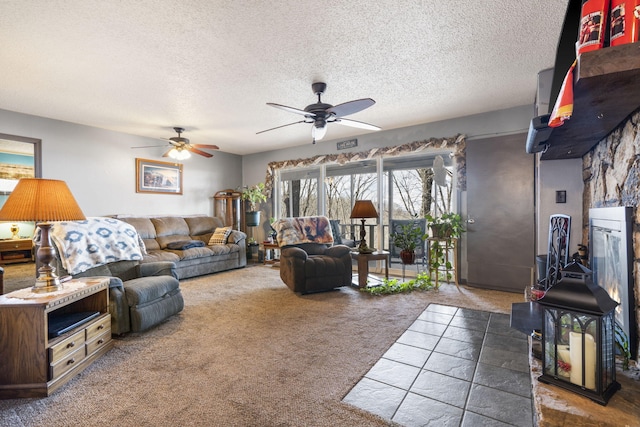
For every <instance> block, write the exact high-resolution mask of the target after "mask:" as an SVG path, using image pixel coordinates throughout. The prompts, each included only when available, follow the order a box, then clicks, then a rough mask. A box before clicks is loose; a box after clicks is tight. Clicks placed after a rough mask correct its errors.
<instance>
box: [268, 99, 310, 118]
mask: <svg viewBox="0 0 640 427" xmlns="http://www.w3.org/2000/svg"><path fill="white" fill-rule="evenodd" d="M267 105H270V106H272V107H276V108H279V109H281V110H284V111H288V112H290V113H295V114H302V115H303V116H311V117H315V114H314V113H309V112H308V111H304V110H301V109H299V108H293V107H287V106H286V105H280V104H274V103H273V102H267Z"/></svg>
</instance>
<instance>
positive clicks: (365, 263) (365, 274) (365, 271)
mask: <svg viewBox="0 0 640 427" xmlns="http://www.w3.org/2000/svg"><path fill="white" fill-rule="evenodd" d="M351 258H352V259H355V260H357V261H358V287H359V288H365V287H366V286H367V279H368V278H369V261H375V260H384V261H385V263H384V277H385V278H387V279H388V278H389V252H388V251H375V252H372V253H370V254H366V253H360V252H351Z"/></svg>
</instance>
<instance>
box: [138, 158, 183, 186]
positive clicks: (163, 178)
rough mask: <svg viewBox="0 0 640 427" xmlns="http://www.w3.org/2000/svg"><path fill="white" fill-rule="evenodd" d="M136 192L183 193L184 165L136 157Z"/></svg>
mask: <svg viewBox="0 0 640 427" xmlns="http://www.w3.org/2000/svg"><path fill="white" fill-rule="evenodd" d="M136 193H164V194H182V165H181V164H180V163H170V162H158V161H155V160H147V159H136Z"/></svg>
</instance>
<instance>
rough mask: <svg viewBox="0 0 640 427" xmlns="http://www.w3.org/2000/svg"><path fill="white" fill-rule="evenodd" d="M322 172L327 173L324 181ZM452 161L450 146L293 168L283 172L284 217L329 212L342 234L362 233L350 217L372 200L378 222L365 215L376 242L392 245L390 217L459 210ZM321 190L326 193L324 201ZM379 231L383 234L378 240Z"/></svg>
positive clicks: (279, 203)
mask: <svg viewBox="0 0 640 427" xmlns="http://www.w3.org/2000/svg"><path fill="white" fill-rule="evenodd" d="M320 177H324V180H323V181H322V182H321V181H320ZM453 189H454V165H453V160H452V157H451V156H450V152H449V151H444V150H443V151H439V152H430V153H428V154H413V155H407V156H403V157H387V158H383V159H382V160H373V159H370V160H361V161H354V162H349V163H347V164H344V165H339V164H327V165H320V166H319V167H316V168H306V169H289V170H284V171H282V172H281V173H280V180H279V192H278V193H277V194H278V195H279V200H278V201H277V206H279V209H278V211H279V213H280V217H286V216H309V215H326V216H327V217H329V218H330V219H337V220H340V224H341V226H342V233H343V235H346V236H349V237H354V236H355V237H356V240H357V236H358V235H359V226H360V220H357V219H351V218H350V216H351V208H352V207H353V204H354V202H355V201H356V200H363V199H364V200H371V201H373V203H374V205H375V206H376V207H378V208H379V207H380V202H379V201H380V200H382V202H383V203H382V211H381V212H379V214H380V221H379V223H378V221H375V220H367V222H366V225H367V227H368V228H367V230H366V231H367V237H368V239H369V244H370V245H371V246H372V247H379V246H381V247H382V248H383V249H388V248H389V232H388V229H389V224H390V222H391V220H392V219H410V218H424V217H425V216H426V215H427V214H431V215H434V216H437V215H441V214H442V213H444V212H452V211H454V210H455V196H456V194H455V193H454V191H453ZM318 194H324V197H323V199H322V200H320V199H319V198H318ZM379 236H381V237H382V238H381V239H379Z"/></svg>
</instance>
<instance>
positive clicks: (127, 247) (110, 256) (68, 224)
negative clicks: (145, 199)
mask: <svg viewBox="0 0 640 427" xmlns="http://www.w3.org/2000/svg"><path fill="white" fill-rule="evenodd" d="M49 236H50V237H51V240H52V241H53V242H54V243H55V245H56V247H57V249H58V251H59V255H60V260H61V261H62V266H63V267H64V268H65V270H67V271H68V272H69V274H71V275H74V274H78V273H82V272H83V271H86V270H88V269H90V268H93V267H97V266H99V265H104V264H108V263H110V262H115V261H123V260H141V259H142V250H141V246H140V242H141V240H140V238H139V236H138V232H137V231H136V229H135V228H133V226H132V225H129V224H127V223H126V222H123V221H120V220H118V219H114V218H102V217H90V218H87V219H86V220H84V221H59V222H53V223H52V226H51V231H50V233H49Z"/></svg>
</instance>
